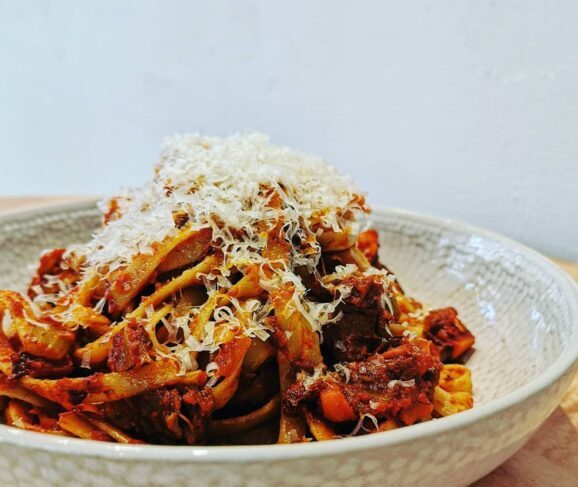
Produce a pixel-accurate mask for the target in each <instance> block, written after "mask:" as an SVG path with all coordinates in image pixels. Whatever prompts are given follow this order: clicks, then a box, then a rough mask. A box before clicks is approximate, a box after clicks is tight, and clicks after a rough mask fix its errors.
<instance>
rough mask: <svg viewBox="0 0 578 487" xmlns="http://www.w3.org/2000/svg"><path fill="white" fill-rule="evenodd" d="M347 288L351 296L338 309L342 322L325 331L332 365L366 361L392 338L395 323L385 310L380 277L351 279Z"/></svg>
mask: <svg viewBox="0 0 578 487" xmlns="http://www.w3.org/2000/svg"><path fill="white" fill-rule="evenodd" d="M343 284H344V285H345V286H349V287H351V292H350V294H349V295H348V296H347V297H346V298H345V300H344V302H343V303H342V304H341V305H339V306H338V308H337V313H338V314H341V318H340V319H339V320H338V321H337V322H336V323H333V324H329V325H327V326H326V327H325V328H324V330H323V344H322V347H321V349H322V353H323V356H324V358H325V360H326V363H328V364H334V363H336V362H353V361H359V360H364V359H366V358H367V357H368V356H369V355H371V354H372V353H374V352H375V351H376V350H377V348H378V347H379V346H380V345H381V344H382V339H385V338H387V337H388V336H389V335H388V334H387V331H386V330H387V324H388V323H390V322H391V321H393V320H394V316H393V314H392V313H391V312H390V311H389V310H386V309H384V307H383V293H384V292H385V291H384V289H383V286H382V284H381V282H380V281H379V278H378V276H359V277H358V276H350V277H347V278H346V279H345V280H344V282H343ZM390 299H391V300H392V299H393V298H390Z"/></svg>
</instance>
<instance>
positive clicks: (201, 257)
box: [0, 134, 474, 445]
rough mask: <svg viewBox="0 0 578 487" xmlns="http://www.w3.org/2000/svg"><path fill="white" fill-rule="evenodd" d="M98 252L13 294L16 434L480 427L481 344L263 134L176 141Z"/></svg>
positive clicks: (357, 207) (110, 215)
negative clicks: (414, 289) (433, 423)
mask: <svg viewBox="0 0 578 487" xmlns="http://www.w3.org/2000/svg"><path fill="white" fill-rule="evenodd" d="M101 209H102V212H103V225H102V227H101V228H100V229H99V230H98V231H97V232H96V233H95V234H94V235H93V237H92V239H91V240H90V241H89V242H87V243H84V244H78V245H71V246H69V247H67V248H59V249H55V250H50V251H46V252H45V253H43V255H42V256H41V258H40V263H39V265H38V268H37V271H36V273H35V275H34V277H33V278H32V281H31V283H30V286H29V288H28V291H27V293H25V294H24V293H22V294H20V293H17V292H14V291H8V290H7V291H0V316H1V317H2V332H1V333H0V411H1V413H2V416H3V418H4V422H5V424H7V425H10V426H14V427H18V428H23V429H26V430H31V431H37V432H44V433H50V434H55V435H64V436H76V437H80V438H85V439H94V440H102V441H115V442H120V443H143V442H146V443H157V444H190V445H195V444H207V443H208V444H252V443H253V444H254V443H297V442H305V441H315V440H317V441H320V440H328V439H333V438H341V437H345V436H355V435H363V434H368V433H372V432H375V431H387V430H390V429H394V428H399V427H403V426H406V425H411V424H414V423H419V422H423V421H428V420H431V419H432V418H437V417H441V416H447V415H450V414H454V413H457V412H460V411H462V410H465V409H468V408H471V407H472V405H473V396H472V382H471V377H470V372H469V370H468V369H467V368H466V367H465V366H464V365H462V364H463V363H464V360H465V358H466V357H467V356H468V355H469V354H470V350H471V347H472V345H473V344H474V337H473V335H472V334H471V333H470V331H469V330H468V329H467V327H466V326H465V325H464V323H463V322H462V321H461V320H460V319H459V317H458V313H457V312H456V310H455V309H454V308H451V307H448V308H444V309H437V310H428V309H426V308H425V307H424V306H423V305H422V304H421V303H420V302H418V301H416V300H415V299H413V298H411V297H409V296H408V295H406V294H405V292H404V291H403V289H402V287H401V285H400V284H399V282H398V280H397V279H396V277H395V276H394V275H393V274H392V273H391V272H390V271H389V269H388V268H387V267H385V266H384V265H383V264H382V263H381V262H380V260H379V257H378V246H379V242H378V235H377V233H376V232H375V231H374V230H371V229H366V230H363V231H362V230H361V225H362V224H363V222H365V221H366V214H367V213H369V208H368V207H367V205H366V203H365V199H364V197H363V195H361V194H360V193H359V192H358V191H357V190H356V188H355V186H354V185H353V184H352V183H351V182H350V181H349V179H347V178H345V177H343V176H341V175H340V174H338V173H337V171H336V170H335V169H334V168H333V167H332V166H330V165H329V164H327V163H325V162H324V161H322V160H320V159H317V158H314V157H311V156H306V155H302V154H297V153H293V152H291V151H289V150H287V149H285V148H280V147H276V146H272V145H270V144H269V142H268V140H267V138H266V137H265V136H263V135H260V134H249V135H237V136H233V137H230V138H228V139H218V138H208V137H201V136H198V135H185V136H175V137H173V138H171V139H168V140H167V142H166V143H165V146H164V148H163V150H162V152H161V156H160V160H159V162H158V164H157V165H156V166H155V169H154V176H153V178H152V180H151V181H150V182H148V183H146V184H145V185H143V186H142V187H140V188H137V189H134V190H129V191H126V192H125V193H123V194H121V195H120V196H117V197H114V198H112V199H110V200H109V201H107V202H105V203H103V204H101Z"/></svg>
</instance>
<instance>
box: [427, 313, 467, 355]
mask: <svg viewBox="0 0 578 487" xmlns="http://www.w3.org/2000/svg"><path fill="white" fill-rule="evenodd" d="M424 336H425V337H426V338H428V339H429V340H431V341H432V342H433V343H435V344H436V346H437V347H438V348H439V349H440V356H441V359H442V361H443V362H451V361H454V360H457V359H459V358H460V357H461V356H463V355H464V354H465V353H466V352H467V351H468V350H470V348H472V346H473V345H474V342H475V338H474V336H473V335H472V334H471V332H470V330H468V328H467V327H466V325H464V324H463V323H462V322H461V321H460V319H459V318H458V312H457V311H456V310H455V309H454V308H443V309H437V310H434V311H430V313H429V314H428V315H427V317H426V319H425V324H424Z"/></svg>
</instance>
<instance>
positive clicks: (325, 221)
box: [65, 133, 393, 372]
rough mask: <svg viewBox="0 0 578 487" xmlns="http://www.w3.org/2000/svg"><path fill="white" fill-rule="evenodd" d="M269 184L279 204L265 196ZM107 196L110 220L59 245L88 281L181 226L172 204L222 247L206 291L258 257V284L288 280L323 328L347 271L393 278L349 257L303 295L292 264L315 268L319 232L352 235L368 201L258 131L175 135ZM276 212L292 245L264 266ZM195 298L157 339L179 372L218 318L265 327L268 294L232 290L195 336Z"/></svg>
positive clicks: (297, 301)
mask: <svg viewBox="0 0 578 487" xmlns="http://www.w3.org/2000/svg"><path fill="white" fill-rule="evenodd" d="M275 193H276V194H277V195H278V197H279V198H280V200H281V203H280V205H271V204H270V203H271V198H272V195H273V194H275ZM113 201H114V204H109V203H106V202H104V203H101V204H100V208H101V210H102V211H103V212H106V210H107V208H109V207H110V208H112V207H114V208H115V210H114V214H113V215H110V214H109V219H108V223H107V225H106V226H104V227H103V228H102V229H100V230H99V231H97V232H96V233H95V234H94V235H93V238H92V240H91V241H90V242H88V243H87V244H85V245H80V246H74V247H70V248H69V249H68V250H67V253H66V254H65V257H70V261H74V262H83V269H82V273H83V276H84V277H83V279H84V280H85V281H86V280H88V279H90V278H93V276H95V275H100V276H101V278H106V277H107V276H108V275H110V273H112V272H114V271H115V270H117V269H120V268H123V267H125V266H127V265H128V264H129V263H130V262H131V261H132V259H133V258H134V257H135V256H136V255H139V254H147V253H152V252H153V248H154V244H155V243H158V242H161V241H163V240H164V239H166V238H168V237H172V236H175V235H176V234H177V233H178V232H179V229H178V228H177V225H176V224H175V218H174V215H175V214H176V213H178V215H179V217H181V218H183V219H184V220H185V221H186V222H187V225H188V227H189V228H190V230H191V231H194V230H201V229H204V228H210V229H211V230H212V240H213V244H214V245H217V246H219V247H220V250H221V251H222V253H223V261H222V263H221V265H220V266H219V267H218V268H216V269H213V270H211V272H209V273H207V274H204V275H201V279H202V281H203V283H204V284H205V286H206V289H207V292H208V295H209V299H211V296H214V295H215V294H217V293H221V294H222V293H225V292H227V291H228V290H229V289H230V288H231V287H232V285H233V284H232V282H231V280H230V279H229V278H230V276H231V271H232V269H240V270H242V269H243V268H244V267H246V266H248V265H255V264H256V265H257V266H259V276H260V283H259V284H260V286H261V287H262V288H263V289H265V290H266V291H278V290H281V289H287V288H288V287H289V288H291V289H293V295H292V297H291V299H290V301H289V304H288V306H289V307H290V308H292V309H293V310H296V311H298V312H299V313H300V314H301V315H302V316H303V317H304V318H305V319H306V320H307V322H308V323H309V324H310V326H311V328H312V329H313V330H314V331H315V332H318V333H319V334H320V338H322V337H321V331H322V327H323V326H324V325H327V324H329V323H332V322H334V321H337V320H339V319H340V314H339V313H337V312H336V309H337V307H338V306H339V304H340V303H341V302H342V301H343V300H344V299H345V298H346V297H347V296H348V295H349V293H350V292H351V288H350V287H349V286H347V285H344V284H343V283H342V281H343V279H344V278H345V277H347V276H348V275H351V274H354V273H357V274H358V275H376V276H380V279H381V282H382V284H383V286H384V289H386V288H388V287H389V285H390V284H391V282H393V278H392V276H391V275H389V274H388V273H387V272H386V271H381V270H378V269H368V270H367V271H364V272H362V271H361V270H360V269H358V267H357V266H356V265H353V264H348V265H346V266H340V267H338V268H337V269H336V271H335V274H332V275H331V276H326V277H325V278H323V282H322V285H325V286H327V287H328V289H330V288H332V289H333V291H335V292H333V295H334V296H335V299H334V300H333V301H331V302H324V303H318V302H315V301H313V300H311V299H309V298H308V290H307V289H306V288H305V286H304V285H303V282H302V280H301V277H300V276H299V275H298V274H297V272H296V269H297V268H303V267H306V268H307V269H308V270H309V272H314V273H316V272H317V271H316V268H317V264H318V263H319V260H320V258H321V246H320V244H319V243H318V237H319V236H320V235H322V234H323V233H324V232H325V231H333V232H338V233H344V234H346V235H348V236H349V240H350V241H352V242H354V241H355V240H356V238H357V232H358V231H359V224H358V223H357V220H358V218H359V216H360V215H362V214H364V213H367V212H368V211H369V209H368V208H367V207H366V206H365V203H364V198H363V196H362V195H361V194H360V193H359V192H358V190H357V189H356V187H355V186H354V185H353V184H352V182H351V181H350V180H349V178H347V177H344V176H342V175H340V174H339V173H338V172H337V170H336V169H335V168H334V167H333V166H331V165H330V164H328V163H327V162H325V161H323V160H322V159H319V158H316V157H313V156H310V155H304V154H299V153H296V152H292V151H290V150H289V149H287V148H284V147H278V146H275V145H271V144H269V141H268V138H267V137H266V136H265V135H263V134H259V133H250V134H246V135H234V136H232V137H229V138H225V139H221V138H216V137H202V136H200V135H198V134H192V135H175V136H173V137H171V138H169V139H167V140H166V142H165V144H164V146H163V149H162V151H161V155H160V159H159V161H158V163H157V165H156V167H155V170H154V176H153V178H152V180H151V181H150V182H148V183H146V184H145V185H144V186H142V187H140V188H136V189H132V190H126V191H125V192H124V193H123V194H122V195H121V196H120V197H117V198H115V199H114V200H113ZM280 220H281V221H282V222H283V225H284V227H283V230H284V234H285V238H286V242H287V244H288V248H289V254H290V255H289V256H288V263H279V264H280V265H278V266H268V267H267V269H268V273H267V275H266V273H265V272H263V269H264V266H265V265H266V264H270V262H268V261H267V259H265V258H264V257H263V250H264V249H265V246H266V242H267V234H268V232H269V231H270V230H272V229H273V228H275V227H276V225H277V224H278V222H279V221H280ZM295 242H298V243H299V244H295ZM271 271H272V272H271ZM385 294H388V293H385ZM383 299H384V300H385V301H384V306H388V305H389V307H390V303H389V302H388V301H387V300H388V299H389V298H388V297H384V298H383ZM103 306H104V302H99V303H97V305H96V306H95V309H96V310H97V311H100V310H102V309H103ZM201 307H202V306H198V307H192V308H191V309H190V311H189V312H188V313H185V315H180V316H176V315H174V314H173V313H169V314H168V315H167V316H165V317H164V318H163V319H162V322H163V324H164V325H165V327H166V329H167V331H168V332H169V336H170V339H171V341H169V340H166V341H165V343H163V344H162V352H161V353H163V354H169V355H170V356H173V357H174V358H176V359H177V360H178V361H179V362H180V364H181V372H182V371H186V370H190V369H191V368H195V367H196V366H197V365H196V360H194V357H192V356H191V354H192V353H196V352H202V351H209V352H215V351H217V350H218V348H219V346H220V345H221V344H222V343H223V340H224V339H225V338H224V337H225V336H226V335H227V334H226V333H223V332H222V329H223V327H226V328H228V330H229V331H230V332H232V333H233V334H239V333H242V334H244V335H246V336H249V337H258V338H260V339H261V340H267V339H268V338H269V336H270V334H271V330H270V329H269V328H268V327H267V326H266V324H265V323H266V320H265V318H266V317H267V315H268V314H269V313H270V311H271V309H272V304H271V303H270V302H269V301H266V302H261V301H259V300H248V301H246V302H243V303H239V302H238V301H236V300H234V299H232V300H231V302H230V304H228V305H227V306H219V307H217V308H216V309H215V310H214V311H213V313H212V315H211V317H210V319H209V321H208V322H207V323H206V325H205V327H204V329H203V330H202V333H201V336H198V335H197V336H192V335H191V332H190V323H191V320H193V319H194V318H195V317H196V316H197V315H198V314H199V312H200V310H201ZM153 312H154V310H150V312H149V310H147V313H146V314H147V316H148V317H149V318H150V315H151V314H152V313H153ZM177 336H179V337H182V339H181V340H179V343H175V340H174V339H175V337H177ZM229 339H230V338H229Z"/></svg>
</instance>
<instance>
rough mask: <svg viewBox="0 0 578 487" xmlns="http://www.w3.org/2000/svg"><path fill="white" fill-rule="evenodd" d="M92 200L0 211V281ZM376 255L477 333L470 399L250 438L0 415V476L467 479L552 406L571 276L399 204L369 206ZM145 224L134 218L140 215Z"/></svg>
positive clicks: (199, 480)
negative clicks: (403, 417) (166, 437)
mask: <svg viewBox="0 0 578 487" xmlns="http://www.w3.org/2000/svg"><path fill="white" fill-rule="evenodd" d="M98 219H99V217H98V212H97V210H96V208H95V206H94V204H92V203H82V204H72V205H66V206H58V207H48V208H44V209H41V210H36V211H28V212H21V213H17V214H13V215H6V216H4V217H1V218H0V288H12V289H23V288H24V287H25V285H26V282H27V279H28V278H29V276H30V274H31V265H33V264H34V263H35V261H36V259H37V257H38V254H39V252H40V250H42V249H46V248H51V247H58V246H63V245H67V244H69V243H72V242H80V241H85V240H87V239H88V238H89V237H90V234H91V232H92V231H93V230H94V229H95V228H96V227H97V225H98ZM372 221H373V226H374V227H375V228H377V230H378V231H379V232H380V236H381V245H382V247H381V252H380V253H381V260H382V261H383V262H384V263H385V264H386V265H388V266H389V267H390V268H391V269H392V270H393V271H394V272H395V273H396V274H397V276H398V278H399V279H400V281H401V283H402V285H403V286H404V287H405V288H406V290H407V291H408V292H409V293H410V294H412V295H414V296H415V297H417V298H418V299H420V300H422V301H424V302H425V303H427V304H429V305H430V306H432V307H436V306H447V305H452V306H454V307H456V308H457V309H458V311H459V312H460V315H461V317H462V318H463V319H464V321H465V322H466V323H467V324H468V325H469V326H470V328H471V329H472V331H473V332H474V334H475V335H476V338H477V342H476V352H475V353H474V355H473V357H472V359H471V361H470V362H469V365H470V366H471V367H472V369H473V380H474V387H475V398H476V405H475V407H474V409H473V410H471V411H466V412H464V413H461V414H458V415H455V416H452V417H448V418H443V419H439V420H434V421H430V422H428V423H423V424H419V425H415V426H411V427H407V428H402V429H399V430H395V431H390V432H386V433H380V434H374V435H369V436H365V437H360V438H349V439H343V440H335V441H330V442H324V443H311V444H303V445H286V446H285V445H283V446H278V445H274V446H250V447H163V446H148V445H147V446H124V445H114V444H108V443H99V442H88V441H84V440H77V439H66V438H60V437H54V436H49V435H40V434H36V433H31V432H26V431H21V430H16V429H13V428H10V427H7V426H1V425H0V484H1V485H5V486H8V485H26V486H36V485H38V486H46V485H54V486H69V485H70V486H73V485H74V486H77V485H131V486H132V485H135V486H137V485H138V486H143V485H170V486H175V487H176V486H181V485H203V486H212V485H224V486H241V485H255V486H267V485H279V486H282V485H301V486H305V485H312V486H315V485H321V484H325V485H348V486H357V485H359V486H370V485H396V486H399V485H427V486H430V487H433V486H453V485H467V484H469V483H471V482H473V481H474V480H476V479H478V478H480V477H481V476H482V475H484V474H486V473H488V472H489V471H491V470H492V469H494V468H495V467H497V466H498V465H499V464H500V463H502V462H503V461H504V460H506V459H507V458H508V457H509V456H510V455H512V454H513V453H514V452H515V451H516V450H517V449H519V448H520V447H521V446H522V445H523V444H524V442H525V441H526V440H527V439H528V438H529V436H530V435H531V434H532V433H533V432H534V431H535V430H536V429H537V428H538V427H539V425H540V424H541V423H542V422H543V421H544V420H545V419H546V417H547V416H548V415H549V414H550V413H551V412H552V411H553V410H554V408H555V407H556V406H557V404H558V403H559V401H560V398H561V397H562V395H563V393H564V392H565V391H566V389H567V388H568V386H569V383H570V381H571V379H572V377H573V373H574V371H575V369H576V358H577V357H578V306H577V301H578V298H577V292H576V287H575V285H574V284H573V283H572V282H571V281H570V279H569V278H568V277H567V276H566V275H565V274H563V273H562V272H561V271H560V270H558V269H557V268H556V267H554V266H553V265H552V264H551V263H550V262H549V261H547V260H546V259H544V258H543V257H541V256H540V255H538V254H537V253H535V252H533V251H531V250H529V249H527V248H525V247H523V246H521V245H519V244H516V243H514V242H511V241H509V240H507V239H503V238H501V237H498V236H496V235H493V234H491V233H488V232H485V231H483V230H479V229H476V228H472V227H469V226H467V225H463V224H459V223H453V222H448V221H442V220H436V219H433V218H429V217H424V216H419V215H415V214H412V213H407V212H404V211H399V210H379V211H375V212H374V214H373V215H372ZM145 231H146V229H145Z"/></svg>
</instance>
